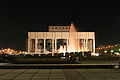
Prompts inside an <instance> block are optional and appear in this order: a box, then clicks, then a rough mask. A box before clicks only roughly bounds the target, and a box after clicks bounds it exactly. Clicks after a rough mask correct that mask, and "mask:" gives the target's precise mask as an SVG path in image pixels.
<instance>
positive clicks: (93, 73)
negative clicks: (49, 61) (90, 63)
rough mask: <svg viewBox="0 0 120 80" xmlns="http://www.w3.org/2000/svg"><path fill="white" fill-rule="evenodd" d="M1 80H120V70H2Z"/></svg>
mask: <svg viewBox="0 0 120 80" xmlns="http://www.w3.org/2000/svg"><path fill="white" fill-rule="evenodd" d="M0 80H120V69H0Z"/></svg>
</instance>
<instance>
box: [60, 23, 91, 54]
mask: <svg viewBox="0 0 120 80" xmlns="http://www.w3.org/2000/svg"><path fill="white" fill-rule="evenodd" d="M78 44H79V41H77V35H76V29H75V26H74V24H73V23H71V26H70V32H69V45H68V46H67V49H66V46H62V45H60V48H59V49H58V53H64V54H65V52H68V53H71V52H80V51H81V52H85V51H86V52H87V51H89V49H88V48H87V47H86V46H84V48H83V47H82V48H80V46H79V45H78Z"/></svg>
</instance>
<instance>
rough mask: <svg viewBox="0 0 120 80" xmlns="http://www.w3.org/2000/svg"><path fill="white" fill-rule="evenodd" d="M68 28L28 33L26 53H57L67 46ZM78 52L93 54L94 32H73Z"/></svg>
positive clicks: (55, 27) (60, 27)
mask: <svg viewBox="0 0 120 80" xmlns="http://www.w3.org/2000/svg"><path fill="white" fill-rule="evenodd" d="M69 30H70V26H49V32H28V53H53V54H54V53H57V52H58V49H59V48H60V45H62V46H65V47H66V49H67V48H68V45H69V35H70V32H69ZM75 34H76V36H75V37H76V38H77V39H76V40H77V41H78V42H79V44H77V45H76V46H79V47H80V52H83V51H86V50H87V51H90V52H93V53H95V32H75Z"/></svg>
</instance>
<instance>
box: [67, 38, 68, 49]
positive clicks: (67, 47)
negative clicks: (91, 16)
mask: <svg viewBox="0 0 120 80" xmlns="http://www.w3.org/2000/svg"><path fill="white" fill-rule="evenodd" d="M67 51H68V39H67Z"/></svg>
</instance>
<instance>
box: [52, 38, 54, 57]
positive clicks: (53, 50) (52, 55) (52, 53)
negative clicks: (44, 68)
mask: <svg viewBox="0 0 120 80" xmlns="http://www.w3.org/2000/svg"><path fill="white" fill-rule="evenodd" d="M52 56H54V39H52Z"/></svg>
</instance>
